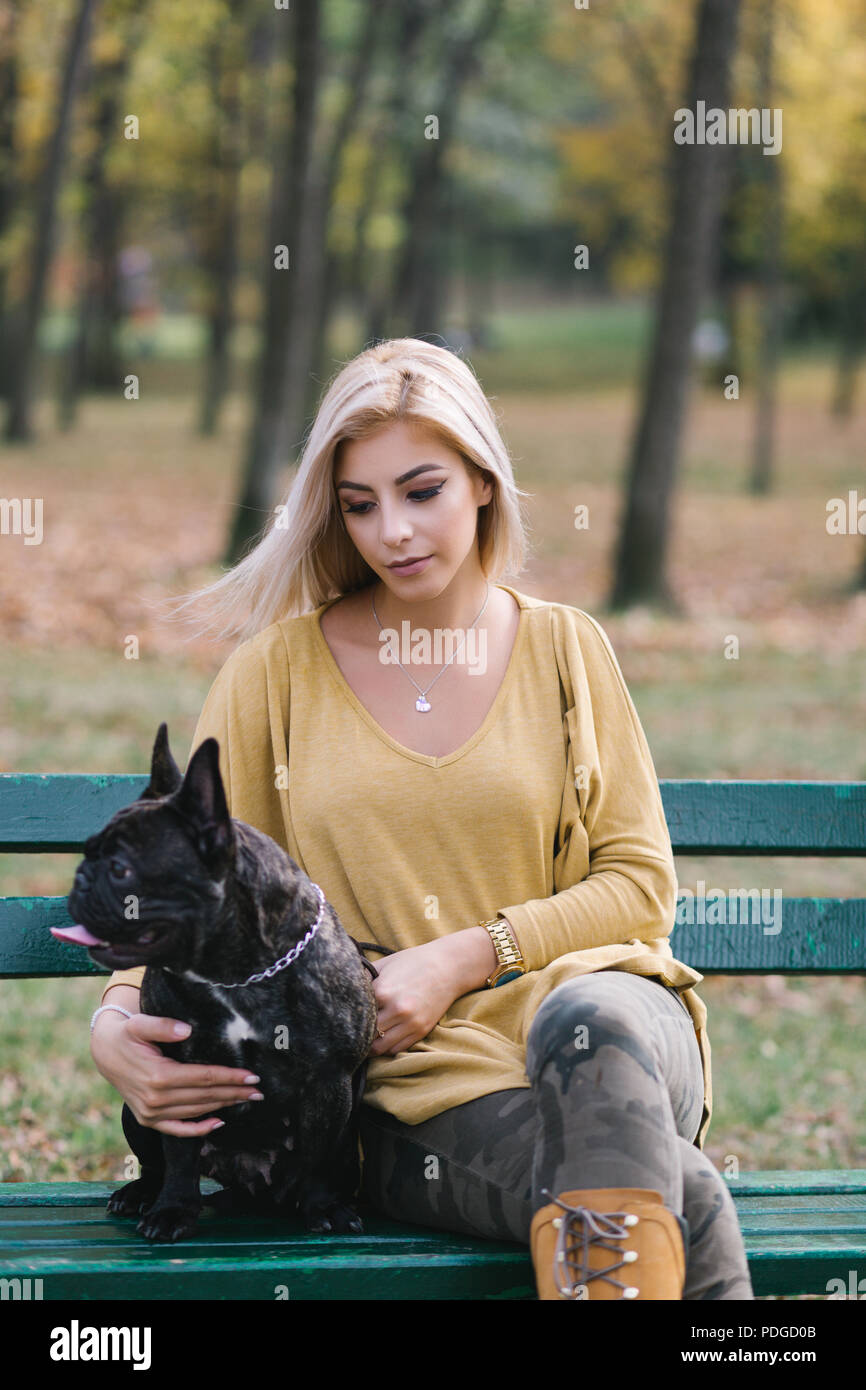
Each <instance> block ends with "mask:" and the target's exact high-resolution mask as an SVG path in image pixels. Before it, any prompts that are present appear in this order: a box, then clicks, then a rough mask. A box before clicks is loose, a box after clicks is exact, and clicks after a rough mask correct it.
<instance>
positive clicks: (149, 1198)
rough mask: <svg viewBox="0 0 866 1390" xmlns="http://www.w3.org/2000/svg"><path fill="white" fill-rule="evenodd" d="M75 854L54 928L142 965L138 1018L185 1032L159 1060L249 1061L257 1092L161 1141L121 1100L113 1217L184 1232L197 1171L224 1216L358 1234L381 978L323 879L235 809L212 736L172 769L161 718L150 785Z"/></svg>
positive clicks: (122, 964)
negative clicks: (121, 1145) (364, 1103)
mask: <svg viewBox="0 0 866 1390" xmlns="http://www.w3.org/2000/svg"><path fill="white" fill-rule="evenodd" d="M84 855H85V857H84V859H83V860H82V862H81V864H80V865H79V867H78V870H77V872H76V875H75V883H74V887H73V889H72V892H71V893H70V894H69V899H68V908H69V913H70V916H71V917H72V919H73V921H74V922H76V923H79V924H81V925H78V926H75V927H72V928H68V929H62V928H52V931H53V933H54V935H55V936H58V937H60V938H61V940H64V941H72V942H74V943H75V944H77V945H83V946H86V947H87V948H88V950H89V953H90V956H91V959H92V960H94V961H96V962H98V963H99V964H100V965H105V966H109V967H110V968H112V969H126V968H128V967H130V966H133V965H145V966H147V969H146V971H145V975H144V979H143V981H142V987H141V999H140V1007H141V1010H142V1012H143V1013H147V1014H156V1015H159V1016H164V1017H169V1018H177V1019H183V1020H184V1021H186V1022H188V1023H190V1024H191V1025H192V1032H191V1033H190V1035H189V1037H188V1038H185V1039H183V1040H182V1041H180V1042H176V1043H161V1044H160V1047H161V1050H162V1051H163V1053H165V1054H166V1056H169V1057H173V1058H175V1059H176V1060H177V1061H180V1062H199V1063H214V1064H221V1065H224V1066H230V1067H247V1068H249V1070H250V1071H251V1072H254V1073H256V1074H257V1075H258V1076H259V1077H260V1078H261V1081H260V1083H259V1089H261V1091H262V1092H263V1094H264V1100H261V1101H245V1102H242V1103H240V1104H235V1105H229V1106H226V1107H225V1108H223V1109H218V1110H215V1111H214V1114H215V1115H216V1116H217V1117H218V1118H219V1119H221V1120H223V1121H224V1125H223V1127H222V1128H221V1129H217V1130H214V1131H213V1133H211V1134H208V1135H207V1136H206V1137H205V1138H189V1139H188V1138H178V1137H176V1136H173V1135H167V1134H162V1133H161V1132H160V1131H158V1130H155V1129H152V1128H149V1127H146V1126H144V1125H141V1124H139V1122H138V1121H137V1120H136V1118H135V1116H134V1115H133V1113H132V1111H131V1110H130V1109H129V1107H128V1106H127V1105H124V1106H123V1112H122V1123H123V1131H124V1134H125V1135H126V1137H127V1140H128V1141H129V1144H130V1146H131V1148H132V1151H133V1153H135V1154H136V1155H137V1157H138V1159H139V1160H140V1163H141V1176H140V1177H139V1178H137V1179H136V1180H135V1181H134V1182H131V1183H129V1184H128V1185H127V1186H126V1187H123V1188H121V1189H120V1190H119V1191H118V1192H115V1193H114V1195H113V1196H112V1198H111V1200H110V1201H109V1204H108V1210H109V1212H113V1213H114V1214H116V1215H119V1216H140V1217H141V1219H140V1220H139V1222H138V1227H137V1229H138V1230H139V1231H140V1232H141V1234H142V1235H144V1236H146V1237H147V1239H148V1240H152V1241H175V1240H180V1239H182V1238H185V1237H187V1236H189V1235H191V1234H192V1232H193V1231H194V1229H195V1226H196V1221H197V1219H198V1214H199V1211H200V1210H201V1206H202V1199H201V1194H200V1191H199V1177H200V1175H203V1176H206V1177H211V1178H214V1179H216V1181H217V1182H219V1183H221V1184H222V1185H223V1190H222V1191H221V1192H218V1193H215V1194H214V1196H213V1197H212V1198H208V1199H206V1200H207V1201H208V1204H209V1205H213V1206H216V1207H218V1208H220V1209H223V1210H255V1211H271V1212H274V1213H279V1214H283V1215H291V1214H294V1213H298V1214H299V1215H300V1217H301V1218H302V1220H303V1222H304V1224H305V1225H306V1228H307V1229H308V1230H311V1231H333V1232H338V1231H354V1232H360V1231H362V1230H363V1226H362V1223H361V1219H360V1217H359V1216H358V1213H357V1211H356V1209H355V1207H354V1204H353V1198H354V1195H355V1192H356V1189H357V1186H358V1180H359V1176H360V1173H359V1162H358V1138H357V1120H358V1107H359V1105H360V1103H361V1097H362V1095H363V1091H364V1082H365V1077H366V1059H367V1055H368V1053H369V1049H370V1044H371V1042H372V1040H373V1038H374V1037H375V1035H376V1012H377V1010H376V1002H375V997H374V994H373V988H372V982H371V976H375V973H376V972H375V969H374V967H373V966H372V965H370V964H369V962H368V961H366V960H365V959H364V957H363V956H362V955H361V948H360V945H359V943H357V942H356V941H354V940H353V938H352V937H350V936H349V935H348V933H347V932H346V931H345V930H344V929H343V927H342V926H341V925H340V922H339V920H338V918H337V914H336V912H335V911H334V909H333V908H332V907H331V906H330V904H328V903H327V902H326V901H325V897H324V894H323V893H322V892H321V889H320V888H319V887H318V885H315V884H313V883H312V881H311V880H310V879H309V878H308V877H307V875H306V874H305V873H304V872H303V871H302V870H301V869H300V868H299V866H298V865H297V864H296V863H295V861H294V860H293V859H292V858H290V856H289V855H288V854H286V852H285V851H284V850H283V849H281V848H280V846H279V845H277V844H276V843H275V841H274V840H272V839H271V838H270V836H268V835H264V834H262V833H261V832H260V831H258V830H255V829H254V828H253V827H252V826H250V825H246V824H245V823H244V822H243V821H239V820H235V819H233V818H232V817H231V816H230V815H229V811H228V806H227V803H226V797H225V790H224V788H223V783H222V778H221V776H220V770H219V744H218V743H217V740H216V739H214V738H208V739H205V740H204V742H203V743H201V744H200V746H199V747H198V748H197V749H196V751H195V753H194V754H193V756H192V758H191V759H190V762H189V767H188V768H187V771H186V775H185V776H183V775H182V774H181V772H180V769H179V768H178V766H177V764H176V762H175V761H174V758H173V757H172V755H171V752H170V751H169V746H168V730H167V727H166V725H165V724H160V726H159V731H158V733H157V736H156V742H155V743H154V747H153V760H152V767H151V775H150V783H149V785H148V787H147V788H146V790H145V791H144V792H143V793H142V795H141V796H140V797H139V799H138V800H137V801H135V802H133V803H132V805H131V806H127V807H125V808H124V809H123V810H121V811H118V812H117V814H116V815H115V816H113V817H112V819H111V820H110V821H109V822H108V824H107V825H106V827H105V829H104V830H102V831H101V832H100V833H99V834H98V835H94V836H92V837H91V838H90V839H89V840H88V841H87V842H86V844H85V846H84ZM131 903H132V904H136V905H137V914H138V915H137V916H136V917H135V918H134V920H130V919H129V918H128V917H127V915H126V912H127V911H131V910H132V907H131V906H130V904H131ZM286 957H289V959H288V962H287V963H285V964H284V962H286ZM251 977H256V978H255V979H253V978H251ZM232 986H237V987H235V988H233V987H232Z"/></svg>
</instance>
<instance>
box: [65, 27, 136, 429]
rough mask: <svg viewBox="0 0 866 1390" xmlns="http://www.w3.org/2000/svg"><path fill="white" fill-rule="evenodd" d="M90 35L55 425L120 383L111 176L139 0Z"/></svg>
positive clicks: (119, 203) (115, 196) (118, 222)
mask: <svg viewBox="0 0 866 1390" xmlns="http://www.w3.org/2000/svg"><path fill="white" fill-rule="evenodd" d="M104 15H105V19H106V21H107V27H106V28H104V29H102V30H100V31H99V32H98V33H96V34H95V36H94V42H93V51H92V56H91V63H90V67H89V70H88V74H87V86H88V88H89V95H90V98H91V100H90V109H89V125H90V128H89V131H88V134H89V139H90V151H89V154H88V155H87V156H86V158H85V160H84V166H83V169H82V173H81V184H82V190H81V194H82V199H83V205H82V210H81V228H82V235H81V263H80V267H79V271H78V276H79V285H78V295H77V303H76V306H75V309H74V312H73V315H72V336H71V340H70V343H69V347H68V349H67V352H66V356H65V360H64V361H63V362H62V363H61V366H60V371H59V374H58V387H59V392H58V409H57V416H58V425H59V427H60V428H61V429H63V430H66V429H69V428H70V426H71V425H72V424H73V423H74V421H75V417H76V413H77V408H78V399H79V395H80V393H81V391H82V389H85V388H86V389H90V390H95V391H107V392H111V393H116V392H117V390H118V387H119V384H120V382H121V380H122V376H123V372H122V363H121V360H120V357H119V350H120V349H119V343H118V341H117V328H118V325H119V323H120V321H121V319H122V317H123V306H122V304H121V298H120V285H119V257H120V248H121V241H122V235H123V224H124V220H125V218H126V215H127V212H128V207H129V201H128V196H127V194H128V190H126V189H125V188H124V187H122V186H121V185H120V184H119V183H118V182H117V181H112V180H111V179H110V178H109V176H108V170H107V166H108V160H109V156H110V154H111V152H112V150H114V149H115V147H116V145H117V141H118V139H119V136H120V129H121V118H122V112H123V108H122V104H121V103H122V101H123V98H124V95H125V87H126V80H127V77H128V74H129V67H130V63H131V61H132V58H133V56H134V55H135V53H136V52H137V50H138V45H139V42H140V40H141V36H142V33H143V31H144V27H145V23H146V20H147V7H146V6H142V4H141V0H113V3H109V4H108V5H107V6H106V10H105V12H104Z"/></svg>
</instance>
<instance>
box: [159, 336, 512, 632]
mask: <svg viewBox="0 0 866 1390" xmlns="http://www.w3.org/2000/svg"><path fill="white" fill-rule="evenodd" d="M395 420H405V421H408V422H412V423H414V424H417V425H419V426H423V427H425V428H426V429H428V430H429V431H431V433H433V434H435V435H436V436H437V437H438V438H439V439H440V440H441V441H442V443H444V444H445V445H447V446H448V447H449V448H451V449H453V450H455V451H456V452H457V453H459V454H460V456H461V457H462V459H463V461H464V463H465V464H466V466H467V468H468V469H469V470H472V469H477V470H480V471H481V472H483V473H486V474H488V475H491V477H492V481H493V496H492V497H491V499H490V502H489V503H487V505H486V506H483V507H481V508H480V509H479V513H478V548H479V559H480V563H481V568H482V570H483V571H484V574H485V577H486V578H488V579H489V580H491V582H496V580H498V579H499V578H500V577H501V576H502V575H504V574H508V575H512V576H515V577H516V576H517V575H518V574H519V573H520V571H521V570H522V569H523V567H524V565H525V561H526V554H527V550H528V540H527V524H526V521H525V519H524V517H523V514H522V510H521V503H520V498H521V497H529V496H531V495H532V494H531V493H526V492H523V490H522V489H521V488H519V487H518V486H517V484H516V483H515V481H514V471H513V468H512V465H511V460H510V458H509V455H508V450H507V449H506V447H505V444H504V442H503V440H502V437H501V435H500V433H499V427H498V425H497V421H496V417H495V415H494V412H493V409H492V406H491V404H490V402H489V400H488V399H487V397H486V396H485V394H484V392H483V390H482V389H481V385H480V383H479V381H478V378H477V377H476V376H475V374H474V372H473V371H472V369H471V367H469V365H468V364H467V363H466V362H464V361H463V360H462V359H461V358H459V357H457V356H456V355H455V354H454V353H453V352H451V351H450V350H449V349H447V348H442V347H437V346H436V345H435V344H433V343H427V342H424V341H423V340H422V339H420V338H392V339H390V340H388V341H386V342H381V343H378V344H376V346H374V347H370V348H366V349H365V350H364V351H363V352H361V353H359V354H358V356H357V357H354V358H353V359H352V360H351V361H350V362H348V363H346V364H345V366H343V367H342V368H341V370H340V371H339V372H338V374H337V375H336V377H334V379H333V380H332V382H331V384H330V386H329V387H328V389H327V392H326V394H325V396H324V398H323V400H322V402H321V405H320V406H319V409H318V411H317V413H316V418H315V420H314V422H313V425H312V427H311V429H310V431H309V434H308V436H307V439H306V443H305V445H304V450H303V453H302V456H301V460H300V464H299V465H298V468H297V472H296V473H295V476H294V477H293V479H292V482H291V486H290V487H289V491H288V495H287V496H286V500H285V502H284V503H283V504H282V505H281V506H279V507H277V508H275V516H274V518H273V519H272V520H271V523H270V525H269V527H268V530H267V532H266V534H265V535H264V536H263V538H262V539H261V540H260V541H259V542H258V544H257V545H256V546H255V548H254V549H253V550H252V551H250V553H249V554H248V555H246V556H245V557H244V558H243V559H242V560H240V561H239V562H238V564H236V565H235V566H234V567H233V568H232V569H231V570H229V571H228V573H227V574H225V575H223V576H222V578H220V579H217V580H215V581H214V582H213V583H212V584H208V585H205V586H204V587H203V588H200V589H197V590H195V591H194V592H192V593H190V594H188V595H186V596H185V597H184V598H183V601H182V602H180V603H179V604H178V605H177V608H176V609H175V613H177V612H179V611H181V610H183V609H185V608H186V607H187V606H188V605H190V604H194V605H196V604H198V603H199V602H201V601H202V600H205V599H208V600H210V605H211V608H212V609H213V611H214V616H213V618H212V619H211V620H210V621H209V622H206V623H200V624H198V626H197V628H196V634H195V635H198V634H199V633H201V632H205V631H209V630H211V629H212V628H213V627H214V625H215V624H216V622H218V621H219V620H220V618H222V619H223V620H224V625H223V627H222V629H221V631H220V632H219V634H218V636H219V637H220V638H222V637H225V636H235V635H239V636H240V638H241V640H244V639H246V638H249V637H252V636H254V635H255V634H256V633H257V632H260V631H261V630H262V629H263V628H266V627H269V626H270V625H271V623H274V622H277V621H278V620H279V619H281V618H286V617H295V616H299V615H301V614H302V613H306V612H310V611H312V610H313V609H315V608H318V607H319V605H320V604H322V603H324V602H326V601H327V600H328V599H331V598H340V597H342V596H343V595H344V594H348V593H352V592H354V591H355V590H357V589H361V588H364V587H365V586H366V585H368V584H370V583H371V582H372V581H373V580H375V579H376V578H377V576H376V574H375V571H374V570H372V569H371V568H370V566H369V565H368V564H367V562H366V561H365V560H364V559H362V557H361V555H360V554H359V552H358V550H357V549H356V547H355V544H354V542H353V541H352V539H351V537H350V536H349V534H348V532H347V530H346V527H345V523H344V522H343V515H342V511H341V509H340V506H339V501H338V495H337V491H336V487H335V485H334V470H335V460H336V459H337V457H338V455H337V450H338V447H339V445H340V443H341V442H342V441H343V440H344V439H366V438H367V437H369V436H370V435H372V434H375V433H376V431H377V430H379V429H381V428H382V427H383V426H385V425H387V424H388V423H390V422H392V421H395Z"/></svg>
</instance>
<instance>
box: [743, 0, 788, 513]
mask: <svg viewBox="0 0 866 1390" xmlns="http://www.w3.org/2000/svg"><path fill="white" fill-rule="evenodd" d="M774 3H775V0H764V6H763V10H762V13H761V35H760V48H759V54H758V83H759V97H760V100H761V104H762V106H767V107H769V108H770V109H772V107H773V100H774V96H775V93H774V84H773V26H774V22H775V15H774ZM762 159H763V161H764V168H763V174H764V179H763V183H764V201H765V207H766V217H765V218H764V220H763V248H762V257H761V261H762V264H761V288H762V291H763V294H762V302H761V336H760V342H759V345H758V357H757V363H756V369H757V417H756V420H755V440H754V454H753V458H752V477H751V481H750V488H749V490H750V492H751V494H752V496H754V497H763V496H766V495H767V493H769V492H770V491H771V489H772V481H773V444H774V438H775V426H776V387H777V382H778V373H779V350H780V346H781V338H782V283H781V264H780V262H781V254H782V252H781V247H782V177H781V174H782V171H781V168H780V167H779V155H766V156H762Z"/></svg>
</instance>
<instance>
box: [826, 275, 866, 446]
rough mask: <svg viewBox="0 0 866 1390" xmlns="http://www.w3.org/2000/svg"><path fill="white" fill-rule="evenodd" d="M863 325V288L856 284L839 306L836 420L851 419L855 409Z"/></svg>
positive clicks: (865, 298) (865, 312)
mask: <svg viewBox="0 0 866 1390" xmlns="http://www.w3.org/2000/svg"><path fill="white" fill-rule="evenodd" d="M864 322H866V284H855V285H853V286H852V287H851V292H850V293H848V294H845V296H844V298H843V300H842V303H841V304H840V305H839V345H838V356H837V359H836V380H835V383H834V387H833V399H832V402H831V405H830V409H831V411H832V413H833V415H834V416H835V417H836V419H837V420H847V419H849V418H850V416H851V413H852V410H853V407H854V392H855V387H856V385H857V373H858V371H859V368H860V360H861V358H862V356H863V343H864V329H863V325H864Z"/></svg>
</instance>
